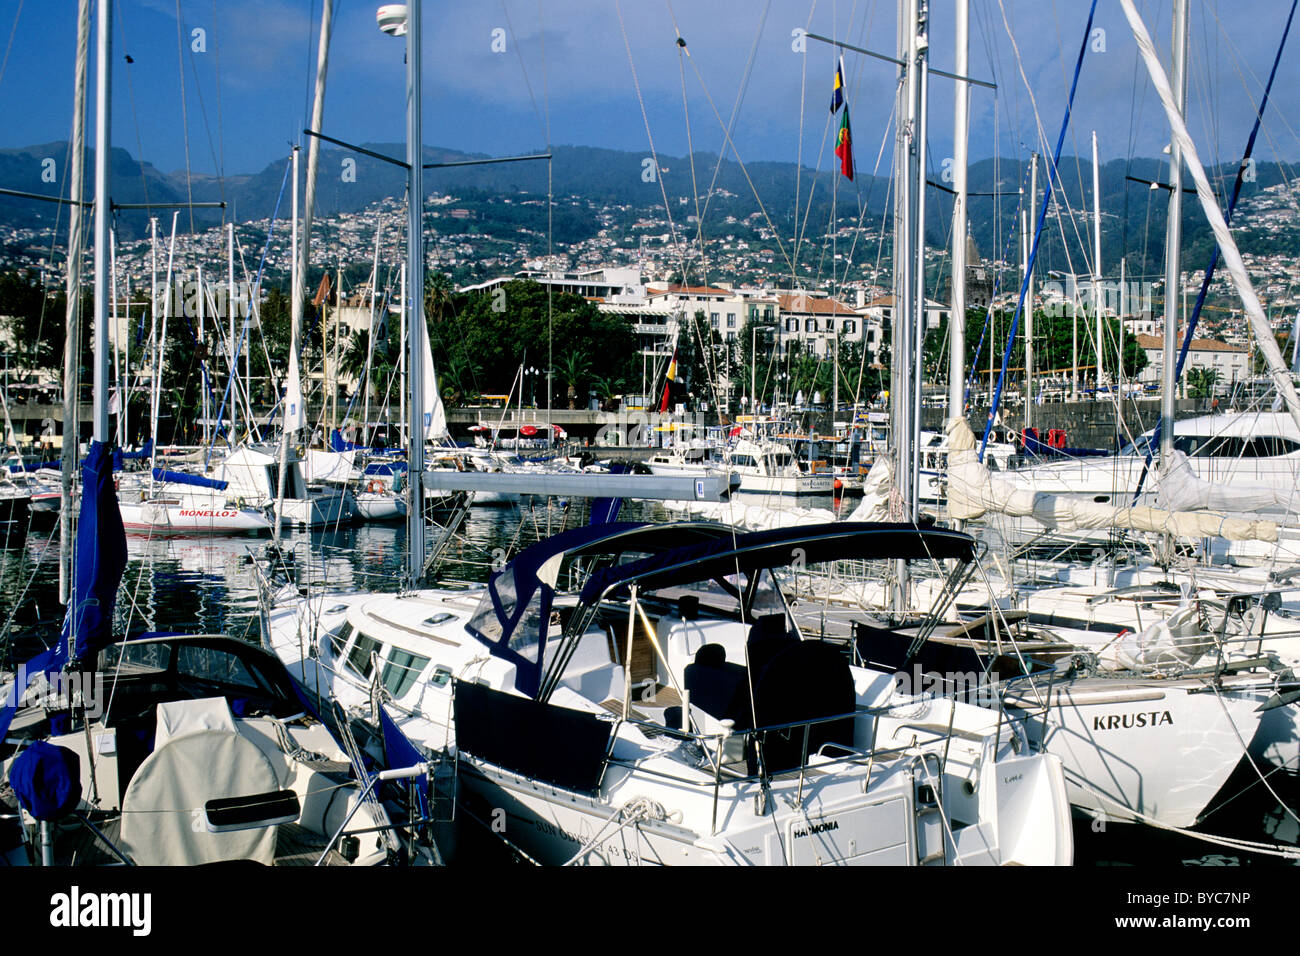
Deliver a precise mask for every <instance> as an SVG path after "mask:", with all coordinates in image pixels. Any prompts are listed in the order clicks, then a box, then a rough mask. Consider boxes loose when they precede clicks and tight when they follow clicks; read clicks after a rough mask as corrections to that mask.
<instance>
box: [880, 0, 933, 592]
mask: <svg viewBox="0 0 1300 956" xmlns="http://www.w3.org/2000/svg"><path fill="white" fill-rule="evenodd" d="M927 16H928V3H927V0H898V41H897V42H898V58H899V59H900V60H902V61H903V64H904V65H903V66H901V67H899V70H900V74H901V80H902V82H900V83H899V87H898V106H897V112H898V116H899V117H900V120H899V127H898V135H897V140H896V143H895V152H894V170H895V177H896V181H897V187H896V188H895V206H894V256H893V258H894V315H893V323H894V325H893V341H892V352H893V354H892V356H891V364H892V366H893V367H892V378H891V382H890V389H889V391H890V399H891V405H892V409H891V411H892V418H891V423H890V432H891V435H892V437H893V444H894V455H895V457H894V461H895V465H896V467H895V469H894V474H895V483H896V486H897V488H898V491H899V495H900V497H901V498H902V501H903V508H904V515H903V516H904V518H905V519H906V520H909V521H915V520H916V471H915V468H916V463H917V462H916V447H915V446H916V441H915V435H914V430H915V426H916V419H915V417H914V416H915V415H916V414H917V412H918V404H919V402H918V398H919V396H918V395H917V393H916V388H917V379H916V378H915V377H914V375H915V372H916V364H915V363H916V362H917V361H918V360H919V355H917V354H916V352H917V351H918V348H919V346H918V341H919V340H918V338H917V335H918V332H919V329H920V328H921V323H922V320H923V319H924V315H925V295H924V288H925V283H924V278H925V243H924V233H923V231H922V224H921V220H920V214H923V213H924V208H925V207H924V198H923V193H922V195H918V192H921V191H923V190H924V189H925V183H924V179H922V176H923V175H924V142H925V135H924V130H923V128H922V126H923V123H924V119H925V101H924V100H925V98H924V95H923V89H924V85H925V59H924V58H925V53H926V48H927V46H928V44H929V38H928V37H927V36H926V33H925V30H926V17H927ZM895 575H896V578H897V581H898V584H897V587H896V589H895V591H894V594H893V602H892V604H893V609H894V610H895V611H896V612H902V611H905V610H906V609H907V606H908V568H907V564H906V562H903V561H899V562H897V564H896V565H895Z"/></svg>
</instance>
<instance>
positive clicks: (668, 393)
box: [659, 349, 677, 415]
mask: <svg viewBox="0 0 1300 956" xmlns="http://www.w3.org/2000/svg"><path fill="white" fill-rule="evenodd" d="M676 379H677V349H673V358H672V361H671V362H669V363H668V377H667V380H666V381H665V382H664V397H663V398H662V399H660V400H659V414H660V415H662V414H664V413H665V412H667V411H668V405H669V403H670V402H671V401H672V393H673V382H674V381H676Z"/></svg>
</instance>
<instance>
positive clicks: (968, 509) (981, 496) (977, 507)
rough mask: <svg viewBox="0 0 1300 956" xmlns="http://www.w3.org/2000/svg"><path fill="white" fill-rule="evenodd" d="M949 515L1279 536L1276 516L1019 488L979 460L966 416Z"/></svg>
mask: <svg viewBox="0 0 1300 956" xmlns="http://www.w3.org/2000/svg"><path fill="white" fill-rule="evenodd" d="M947 431H948V516H949V517H950V518H953V519H954V520H960V521H969V520H971V519H973V518H979V517H981V516H983V515H985V514H987V513H989V512H993V513H997V514H1006V515H1011V516H1013V517H1030V518H1033V519H1034V520H1035V521H1037V522H1038V523H1039V524H1041V525H1043V526H1044V527H1048V528H1056V529H1058V530H1061V531H1077V530H1081V529H1104V528H1121V529H1127V530H1131V531H1151V532H1156V533H1162V534H1171V535H1173V536H1174V537H1177V538H1182V539H1185V540H1196V539H1199V538H1206V537H1220V538H1227V539H1228V540H1231V541H1276V540H1277V525H1276V524H1274V523H1273V522H1271V521H1252V520H1247V519H1244V518H1230V517H1227V516H1226V515H1223V514H1219V513H1217V512H1213V511H1200V512H1196V511H1165V510H1162V509H1159V508H1148V507H1134V508H1117V507H1114V506H1112V505H1104V504H1098V503H1096V502H1093V501H1088V500H1086V499H1083V498H1077V497H1074V496H1071V495H1057V494H1048V493H1045V492H1037V491H1032V490H1029V489H1023V488H1018V487H1016V486H1015V485H1013V484H1011V483H1010V482H1008V481H1005V480H1004V479H1001V478H997V477H995V476H994V475H993V474H992V473H991V472H990V471H989V470H988V469H987V468H985V467H984V464H983V463H982V462H981V461H980V460H979V457H978V454H977V453H976V450H975V436H974V435H973V434H971V430H970V426H969V425H967V424H966V421H965V419H962V418H953V419H950V420H949V421H948V426H947Z"/></svg>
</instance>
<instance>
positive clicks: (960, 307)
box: [948, 0, 970, 418]
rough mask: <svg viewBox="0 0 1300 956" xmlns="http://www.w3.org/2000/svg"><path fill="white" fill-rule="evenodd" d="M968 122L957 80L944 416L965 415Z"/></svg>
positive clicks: (962, 33) (964, 93)
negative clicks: (950, 275)
mask: <svg viewBox="0 0 1300 956" xmlns="http://www.w3.org/2000/svg"><path fill="white" fill-rule="evenodd" d="M953 6H954V10H955V13H956V18H955V25H956V28H957V49H956V60H955V62H956V65H955V66H954V67H953V72H954V73H956V74H957V75H958V76H959V77H965V76H967V75H968V74H969V73H970V62H969V61H970V0H955V3H954V4H953ZM969 124H970V84H969V83H967V82H966V81H965V80H964V79H959V80H957V88H956V90H955V91H954V95H953V114H952V153H953V160H952V174H953V191H954V193H955V196H954V198H953V207H952V308H951V310H950V313H949V315H950V317H949V319H948V417H949V418H959V417H963V416H964V415H965V414H966V241H967V238H966V220H967V215H968V209H967V206H966V164H967V146H968V143H967V137H968V133H969Z"/></svg>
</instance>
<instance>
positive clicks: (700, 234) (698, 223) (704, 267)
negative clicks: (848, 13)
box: [656, 3, 712, 377]
mask: <svg viewBox="0 0 1300 956" xmlns="http://www.w3.org/2000/svg"><path fill="white" fill-rule="evenodd" d="M668 9H669V12H670V13H671V11H672V4H671V3H670V4H669V5H668ZM673 29H674V31H675V32H676V33H677V69H678V73H679V74H680V76H681V87H682V115H683V116H684V117H685V120H686V158H687V162H688V164H689V165H690V169H691V199H692V201H693V202H694V204H695V241H696V243H698V244H699V247H700V280H701V282H702V283H703V284H704V285H706V286H707V285H708V284H709V261H708V258H707V256H706V253H705V246H704V217H703V215H701V213H700V187H699V183H698V182H697V181H696V178H695V142H694V140H693V138H692V137H691V108H690V103H689V98H688V97H687V95H686V59H685V58H684V57H683V56H682V50H683V49H684V48H685V46H686V41H685V40H683V39H682V34H681V31H679V30H677V25H676V21H674V23H673ZM710 191H712V187H710ZM682 285H684V286H689V285H690V281H689V280H688V279H687V277H686V275H685V273H683V274H682ZM656 377H657V374H656Z"/></svg>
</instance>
